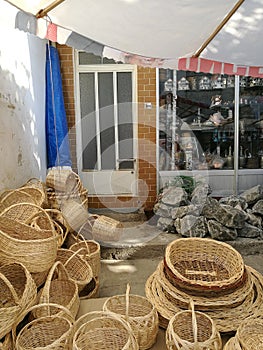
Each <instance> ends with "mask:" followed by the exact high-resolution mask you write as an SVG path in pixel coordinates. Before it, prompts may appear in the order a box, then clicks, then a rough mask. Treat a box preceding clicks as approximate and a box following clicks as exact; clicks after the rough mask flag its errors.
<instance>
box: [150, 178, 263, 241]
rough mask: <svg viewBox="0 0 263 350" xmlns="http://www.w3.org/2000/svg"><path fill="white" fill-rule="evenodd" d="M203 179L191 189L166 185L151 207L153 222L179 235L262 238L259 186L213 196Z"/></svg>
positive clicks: (262, 190) (262, 195)
mask: <svg viewBox="0 0 263 350" xmlns="http://www.w3.org/2000/svg"><path fill="white" fill-rule="evenodd" d="M210 195H211V191H210V188H209V186H208V185H207V184H206V183H203V182H199V183H198V184H197V185H196V186H195V187H194V189H193V190H192V191H190V192H189V191H187V190H186V189H185V188H183V187H180V186H178V185H176V186H174V185H173V186H168V187H167V188H165V189H164V190H163V192H162V193H161V195H160V196H159V199H158V202H157V203H156V205H155V207H154V213H155V214H156V215H157V217H158V221H157V226H158V227H159V228H161V229H162V230H163V231H166V232H171V233H178V234H180V235H181V236H183V237H211V238H213V239H217V240H220V241H230V240H235V239H236V238H237V237H247V238H256V239H263V221H262V218H263V188H262V186H261V185H258V186H255V187H253V188H250V189H249V190H246V191H244V192H243V193H241V194H240V195H238V196H234V195H232V196H229V197H224V198H221V199H215V198H213V197H211V196H210Z"/></svg>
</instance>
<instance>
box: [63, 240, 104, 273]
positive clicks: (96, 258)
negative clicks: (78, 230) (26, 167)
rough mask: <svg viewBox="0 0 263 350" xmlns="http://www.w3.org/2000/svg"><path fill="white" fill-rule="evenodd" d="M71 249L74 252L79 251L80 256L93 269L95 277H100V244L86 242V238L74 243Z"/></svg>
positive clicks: (90, 241)
mask: <svg viewBox="0 0 263 350" xmlns="http://www.w3.org/2000/svg"><path fill="white" fill-rule="evenodd" d="M81 248H82V249H81ZM69 249H70V250H72V251H73V252H76V251H79V255H80V256H81V257H82V258H83V259H84V260H86V261H87V262H88V264H89V265H90V267H91V268H92V272H93V276H94V277H98V276H99V275H100V269H101V261H100V245H99V243H98V242H96V241H94V240H85V239H84V237H82V240H81V241H79V242H77V243H74V244H73V245H72V246H71V247H70V248H69ZM80 249H81V250H80Z"/></svg>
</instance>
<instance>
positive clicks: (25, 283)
mask: <svg viewBox="0 0 263 350" xmlns="http://www.w3.org/2000/svg"><path fill="white" fill-rule="evenodd" d="M0 291H1V299H0V339H1V338H3V337H4V336H5V335H6V334H7V333H9V332H10V331H11V329H12V327H13V325H14V324H15V322H18V321H19V320H20V318H21V314H22V313H23V312H24V310H26V309H27V308H29V307H30V306H31V305H33V304H34V303H35V302H36V298H37V287H36V284H35V282H34V280H33V278H32V277H31V274H30V273H29V271H28V270H27V269H26V267H25V266H24V265H22V264H19V263H14V264H6V265H3V266H1V267H0Z"/></svg>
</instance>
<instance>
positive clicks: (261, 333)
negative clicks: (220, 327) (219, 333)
mask: <svg viewBox="0 0 263 350" xmlns="http://www.w3.org/2000/svg"><path fill="white" fill-rule="evenodd" d="M236 338H237V341H238V342H239V344H240V347H241V349H243V350H260V349H262V348H263V318H262V315H261V318H253V317H251V318H248V319H246V320H244V321H243V322H242V323H241V325H240V326H239V327H238V329H237V333H236Z"/></svg>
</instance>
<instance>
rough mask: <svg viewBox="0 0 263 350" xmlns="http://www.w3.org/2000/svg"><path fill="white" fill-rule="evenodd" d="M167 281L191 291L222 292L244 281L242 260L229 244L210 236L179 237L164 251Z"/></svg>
mask: <svg viewBox="0 0 263 350" xmlns="http://www.w3.org/2000/svg"><path fill="white" fill-rule="evenodd" d="M164 264H165V271H166V276H167V278H168V279H169V281H170V282H171V283H172V284H174V285H176V286H179V287H180V288H182V289H184V290H188V291H189V293H190V294H193V293H197V292H201V293H209V292H215V291H217V292H218V293H223V292H225V291H229V290H234V289H236V288H237V286H239V285H240V284H242V283H243V282H244V261H243V258H242V256H241V255H240V253H239V252H238V251H237V250H235V249H234V248H233V247H231V246H230V245H229V244H227V243H224V242H219V241H216V240H213V239H209V238H192V237H191V238H180V239H177V240H174V241H173V242H171V243H170V244H169V245H168V246H167V247H166V250H165V258H164Z"/></svg>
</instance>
